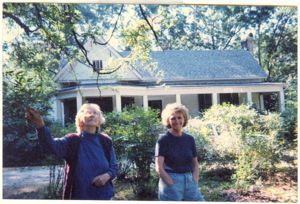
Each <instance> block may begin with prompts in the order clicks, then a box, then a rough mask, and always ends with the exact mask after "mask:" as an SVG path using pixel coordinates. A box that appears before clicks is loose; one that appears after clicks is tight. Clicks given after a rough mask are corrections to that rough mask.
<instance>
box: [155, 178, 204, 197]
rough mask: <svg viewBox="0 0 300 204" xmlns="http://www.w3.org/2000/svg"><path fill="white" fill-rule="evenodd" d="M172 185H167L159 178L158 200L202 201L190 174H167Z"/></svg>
mask: <svg viewBox="0 0 300 204" xmlns="http://www.w3.org/2000/svg"><path fill="white" fill-rule="evenodd" d="M168 174H169V176H170V177H171V178H172V180H173V182H174V184H173V185H170V186H169V185H167V184H166V183H165V182H164V181H163V180H162V179H161V178H160V179H159V184H158V190H159V192H158V198H159V200H162V201H167V200H168V201H185V200H186V201H204V198H203V196H202V194H201V193H200V191H199V187H198V183H197V182H196V181H194V179H193V175H192V173H168Z"/></svg>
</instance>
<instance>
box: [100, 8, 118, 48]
mask: <svg viewBox="0 0 300 204" xmlns="http://www.w3.org/2000/svg"><path fill="white" fill-rule="evenodd" d="M123 8H124V4H122V7H121V9H120V11H119V14H118V18H117V20H116V23H115V25H114V28H113V30H112V32H111V34H110V37H109V38H108V40H106V42H104V43H101V42H98V41H97V40H96V39H94V43H96V44H99V45H107V44H108V42H109V41H110V40H111V38H112V36H113V34H114V32H115V30H116V28H117V24H118V21H119V19H120V16H121V13H122V11H123Z"/></svg>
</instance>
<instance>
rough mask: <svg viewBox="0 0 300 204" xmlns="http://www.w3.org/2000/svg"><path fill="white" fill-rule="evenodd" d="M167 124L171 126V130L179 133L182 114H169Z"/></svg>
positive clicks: (182, 122) (181, 124)
mask: <svg viewBox="0 0 300 204" xmlns="http://www.w3.org/2000/svg"><path fill="white" fill-rule="evenodd" d="M169 124H170V126H171V129H173V130H176V131H181V130H182V128H183V124H184V117H183V114H182V113H180V112H175V113H173V114H171V116H170V117H169Z"/></svg>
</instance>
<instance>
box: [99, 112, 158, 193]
mask: <svg viewBox="0 0 300 204" xmlns="http://www.w3.org/2000/svg"><path fill="white" fill-rule="evenodd" d="M106 119H107V123H106V124H105V126H104V127H103V128H104V129H103V131H104V132H106V133H107V134H109V135H110V136H112V138H113V141H114V147H115V150H116V155H117V160H118V161H120V163H121V166H119V167H120V168H121V169H120V171H121V172H120V173H121V174H123V177H124V178H127V179H129V180H130V181H131V183H132V186H133V189H134V192H135V193H136V195H137V196H138V197H140V198H142V197H144V198H145V197H148V196H152V195H153V192H155V189H156V188H154V186H155V185H150V183H152V182H151V181H152V180H153V177H154V175H153V173H151V164H153V163H154V147H155V143H156V140H157V138H158V135H159V133H160V131H161V125H160V122H159V120H158V118H157V111H155V110H151V109H149V110H148V111H144V109H143V108H138V107H136V108H130V109H125V110H124V111H123V112H112V113H109V114H107V115H106ZM126 163H127V164H130V170H128V166H126V167H125V168H124V165H125V164H126ZM155 177H156V176H155ZM149 182H150V183H149ZM148 184H149V185H150V186H149V185H148Z"/></svg>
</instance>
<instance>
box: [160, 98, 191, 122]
mask: <svg viewBox="0 0 300 204" xmlns="http://www.w3.org/2000/svg"><path fill="white" fill-rule="evenodd" d="M174 113H181V114H182V115H183V118H184V123H183V127H185V126H186V125H187V123H188V119H189V110H188V109H187V108H186V107H185V106H184V105H182V104H180V103H169V104H168V105H167V106H166V107H165V109H164V110H163V111H162V113H161V121H162V124H163V125H164V126H165V127H167V128H171V126H170V124H169V118H170V116H171V115H172V114H174Z"/></svg>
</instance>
